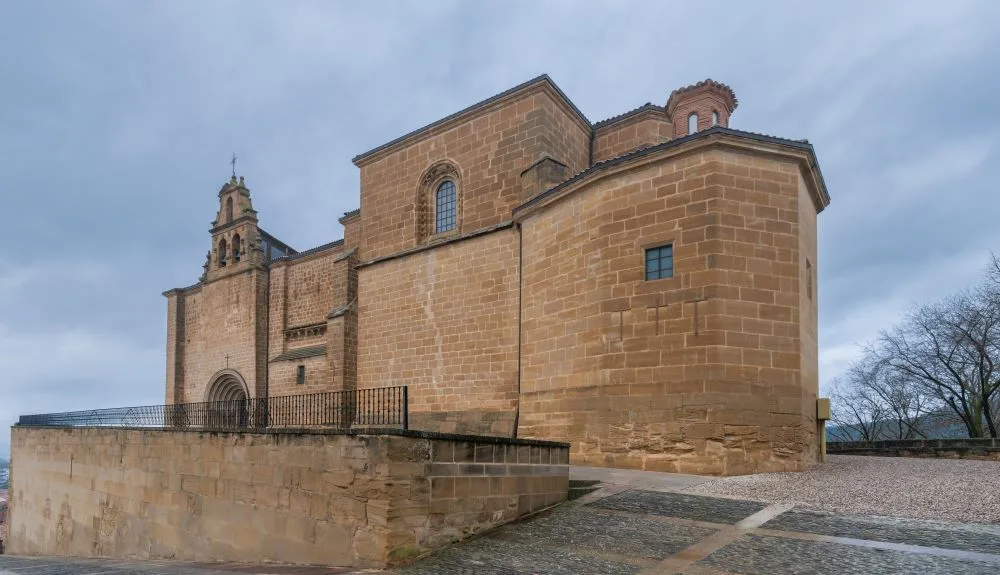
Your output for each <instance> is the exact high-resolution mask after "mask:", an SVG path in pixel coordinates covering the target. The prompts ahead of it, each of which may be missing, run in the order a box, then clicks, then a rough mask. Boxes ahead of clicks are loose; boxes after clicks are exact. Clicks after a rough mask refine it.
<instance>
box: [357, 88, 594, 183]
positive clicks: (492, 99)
mask: <svg viewBox="0 0 1000 575" xmlns="http://www.w3.org/2000/svg"><path fill="white" fill-rule="evenodd" d="M542 83H545V84H548V85H549V86H551V87H552V89H553V90H555V92H556V93H557V94H558V95H559V96H560V97H561V98H562V99H563V100H564V101H565V102H566V103H567V104H568V105H569V106H570V108H572V110H573V111H574V112H575V113H576V114H577V115H579V116H580V119H581V120H583V121H584V123H585V124H586V125H587V126H588V127H589V128H591V129H593V124H591V122H590V120H588V119H587V116H585V115H584V113H583V112H582V111H580V108H578V107H577V106H576V104H574V103H573V101H572V100H570V99H569V97H568V96H567V95H566V93H565V92H563V91H562V89H561V88H560V87H559V86H558V85H557V84H556V83H555V82H553V81H552V78H550V77H549V75H548V74H542V75H540V76H536V77H534V78H532V79H530V80H528V81H527V82H524V83H521V84H518V85H517V86H514V87H513V88H510V89H508V90H504V91H503V92H500V93H499V94H496V95H494V96H491V97H489V98H487V99H485V100H482V101H481V102H477V103H475V104H473V105H471V106H469V107H467V108H463V109H461V110H459V111H458V112H455V113H454V114H449V115H448V116H445V117H444V118H441V119H440V120H435V121H434V122H431V123H430V124H427V125H426V126H424V127H422V128H417V129H416V130H413V131H412V132H408V133H406V134H403V135H402V136H400V137H398V138H396V139H394V140H391V141H389V142H386V143H385V144H382V145H381V146H378V147H375V148H372V149H371V150H368V151H367V152H364V153H362V154H358V155H357V156H354V157H353V158H351V162H353V163H354V164H355V165H358V163H359V162H362V161H364V160H366V159H368V158H370V157H372V156H374V155H375V154H377V153H379V152H381V151H383V150H386V149H388V148H391V147H392V146H395V145H396V144H398V143H400V142H403V141H405V140H408V139H410V138H412V137H413V136H416V135H417V134H420V133H421V132H425V131H427V130H430V129H433V128H436V127H437V126H440V125H442V124H445V123H447V122H450V121H451V120H454V119H455V118H458V117H461V116H463V115H465V114H468V113H469V112H473V111H475V110H477V109H479V108H482V107H485V106H488V105H490V104H492V103H494V102H496V101H498V100H501V99H503V98H506V97H507V96H510V95H511V94H515V93H517V92H519V91H521V90H524V89H526V88H529V87H531V86H534V85H536V84H542Z"/></svg>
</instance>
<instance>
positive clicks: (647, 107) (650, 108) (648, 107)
mask: <svg viewBox="0 0 1000 575" xmlns="http://www.w3.org/2000/svg"><path fill="white" fill-rule="evenodd" d="M666 111H667V109H666V108H664V107H663V106H657V105H656V104H653V103H652V102H646V103H645V104H643V105H641V106H639V107H638V108H635V109H632V110H629V111H628V112H623V113H621V114H618V115H617V116H611V117H610V118H606V119H604V120H601V121H600V122H596V123H594V129H595V130H596V129H598V128H603V127H604V126H607V125H610V124H615V123H617V122H621V121H622V120H626V119H628V118H631V117H632V116H637V115H639V114H642V113H643V112H663V113H666Z"/></svg>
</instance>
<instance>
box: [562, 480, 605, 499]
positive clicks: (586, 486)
mask: <svg viewBox="0 0 1000 575" xmlns="http://www.w3.org/2000/svg"><path fill="white" fill-rule="evenodd" d="M602 487H604V486H603V485H602V484H601V482H600V481H597V480H590V479H570V480H569V493H568V494H567V496H566V499H567V501H572V500H574V499H578V498H580V497H583V496H584V495H587V494H588V493H593V492H595V491H597V490H598V489H600V488H602Z"/></svg>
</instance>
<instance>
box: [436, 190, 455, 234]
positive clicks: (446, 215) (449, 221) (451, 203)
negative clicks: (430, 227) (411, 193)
mask: <svg viewBox="0 0 1000 575" xmlns="http://www.w3.org/2000/svg"><path fill="white" fill-rule="evenodd" d="M456 196H457V194H456V190H455V182H453V181H451V180H445V181H444V182H442V183H441V185H440V186H438V189H437V193H436V194H435V197H434V208H435V209H434V233H436V234H440V233H443V232H448V231H451V230H453V229H455V222H456V217H455V216H456V211H457V209H456V208H457V203H458V202H457V199H458V198H457V197H456Z"/></svg>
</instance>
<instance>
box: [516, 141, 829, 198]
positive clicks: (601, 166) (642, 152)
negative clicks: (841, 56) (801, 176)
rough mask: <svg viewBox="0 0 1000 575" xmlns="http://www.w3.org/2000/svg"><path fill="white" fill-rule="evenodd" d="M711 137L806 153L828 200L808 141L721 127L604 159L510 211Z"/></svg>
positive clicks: (824, 184)
mask: <svg viewBox="0 0 1000 575" xmlns="http://www.w3.org/2000/svg"><path fill="white" fill-rule="evenodd" d="M712 134H726V135H730V136H738V137H742V138H748V139H751V140H756V141H758V142H765V143H769V144H780V145H782V146H789V147H792V148H799V149H801V150H806V151H808V152H809V154H810V155H811V156H812V157H813V167H814V168H816V173H817V174H818V176H819V183H820V187H821V188H822V189H821V190H820V193H822V194H823V197H824V198H825V199H826V201H827V202H829V201H830V194H829V192H828V191H827V189H826V182H825V181H824V180H823V173H822V172H821V171H820V169H819V162H817V161H816V151H815V150H814V149H813V147H812V144H810V143H809V141H808V140H790V139H787V138H779V137H776V136H768V135H766V134H758V133H756V132H745V131H743V130H734V129H732V128H723V127H722V126H713V127H711V128H708V129H707V130H702V131H700V132H695V133H694V134H688V135H687V136H682V137H680V138H676V139H673V140H669V141H666V142H663V143H662V144H656V145H651V146H647V147H645V148H640V149H638V150H635V151H632V152H629V153H627V154H622V155H621V156H617V157H615V158H611V159H609V160H604V161H601V162H597V163H596V164H594V165H592V166H591V167H589V168H587V169H586V170H583V171H581V172H578V173H576V174H575V175H573V176H571V177H570V178H569V179H567V180H565V181H563V182H561V183H559V184H557V185H556V186H554V187H552V188H549V189H548V190H546V191H544V192H542V193H540V194H538V195H537V196H535V197H533V198H531V199H530V200H528V201H527V202H524V203H523V204H521V205H520V206H517V207H516V208H514V211H513V213H514V214H517V213H518V212H520V211H522V210H525V209H527V208H528V207H530V206H533V205H535V204H537V203H540V202H541V201H543V200H544V199H545V198H548V197H549V196H552V195H553V194H555V193H557V192H559V191H560V190H562V189H564V188H566V187H568V186H570V185H572V184H573V183H575V182H577V181H579V180H581V179H583V178H585V177H587V176H589V175H590V174H592V173H594V172H599V171H601V170H605V169H607V168H610V167H612V166H617V165H619V164H623V163H625V162H628V161H629V160H633V159H635V158H641V157H643V156H647V155H649V154H653V153H655V152H659V151H661V150H667V149H670V148H673V147H675V146H680V145H682V144H685V143H687V142H690V141H692V140H696V139H698V138H705V137H708V136H710V135H712Z"/></svg>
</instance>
